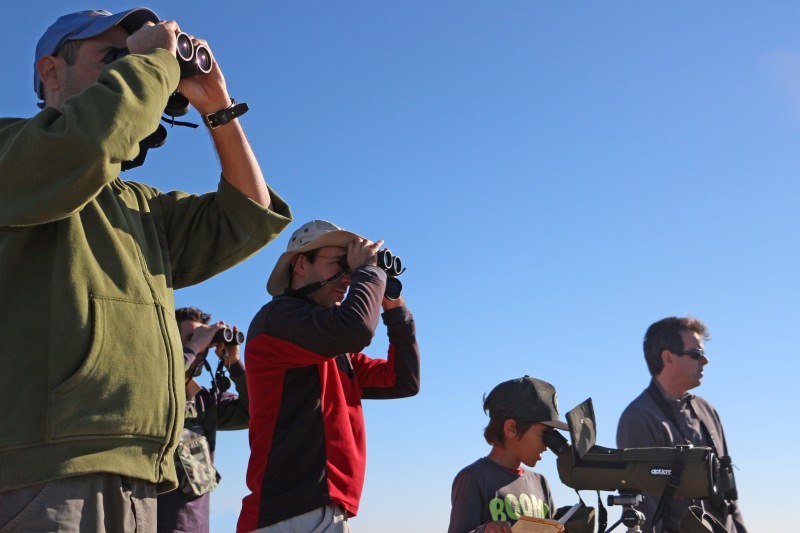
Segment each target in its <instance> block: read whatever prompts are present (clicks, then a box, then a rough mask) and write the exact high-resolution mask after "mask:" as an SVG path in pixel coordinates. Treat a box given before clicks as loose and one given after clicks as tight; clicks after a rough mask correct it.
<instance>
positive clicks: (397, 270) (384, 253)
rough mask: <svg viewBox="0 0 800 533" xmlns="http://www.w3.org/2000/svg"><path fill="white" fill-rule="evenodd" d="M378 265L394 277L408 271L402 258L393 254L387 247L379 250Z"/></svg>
mask: <svg viewBox="0 0 800 533" xmlns="http://www.w3.org/2000/svg"><path fill="white" fill-rule="evenodd" d="M378 267H379V268H381V269H383V270H385V271H386V274H388V275H389V276H392V277H397V276H399V275H400V274H402V273H403V272H405V271H406V269H405V268H403V262H402V261H401V260H400V258H399V257H397V256H396V255H392V252H390V251H389V250H387V249H386V248H384V249H383V250H381V251H380V252H378Z"/></svg>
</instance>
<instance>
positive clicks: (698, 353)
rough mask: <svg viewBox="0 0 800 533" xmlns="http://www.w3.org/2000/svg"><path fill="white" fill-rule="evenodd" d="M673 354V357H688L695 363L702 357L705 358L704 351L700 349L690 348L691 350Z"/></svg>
mask: <svg viewBox="0 0 800 533" xmlns="http://www.w3.org/2000/svg"><path fill="white" fill-rule="evenodd" d="M673 353H674V354H675V355H688V356H689V357H691V358H692V359H694V360H695V361H699V360H700V359H702V358H703V357H706V352H705V350H702V349H700V348H692V349H691V350H683V351H681V352H673Z"/></svg>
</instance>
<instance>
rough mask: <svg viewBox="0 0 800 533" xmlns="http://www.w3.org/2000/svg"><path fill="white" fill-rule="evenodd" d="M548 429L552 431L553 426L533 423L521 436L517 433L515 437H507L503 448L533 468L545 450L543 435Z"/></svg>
mask: <svg viewBox="0 0 800 533" xmlns="http://www.w3.org/2000/svg"><path fill="white" fill-rule="evenodd" d="M549 431H553V428H551V427H550V426H545V425H544V424H539V423H537V424H534V425H532V426H531V427H530V428H528V431H526V432H525V433H523V434H522V436H519V435H517V436H516V438H510V439H508V438H507V439H506V443H505V448H506V450H508V451H509V452H510V453H512V454H513V455H515V456H516V457H517V458H518V459H519V461H520V462H521V463H522V464H524V465H525V466H528V467H531V468H533V467H534V466H536V463H538V462H539V461H540V460H541V459H542V454H543V453H544V452H545V450H547V446H546V445H545V443H544V436H545V435H546V434H547V433H548V432H549Z"/></svg>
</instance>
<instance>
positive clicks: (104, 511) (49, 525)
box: [0, 474, 156, 533]
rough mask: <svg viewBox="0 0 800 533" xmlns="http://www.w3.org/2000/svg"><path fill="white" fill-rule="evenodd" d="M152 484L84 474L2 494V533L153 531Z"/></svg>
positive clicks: (0, 517)
mask: <svg viewBox="0 0 800 533" xmlns="http://www.w3.org/2000/svg"><path fill="white" fill-rule="evenodd" d="M155 530H156V488H155V485H154V484H153V483H148V482H145V481H142V480H141V479H134V478H127V477H122V476H119V475H116V474H87V475H82V476H75V477H69V478H64V479H57V480H55V481H50V482H48V483H42V484H41V485H34V486H32V487H25V488H21V489H16V490H11V491H8V492H0V533H12V532H23V531H24V532H25V533H49V532H52V531H58V532H59V533H118V532H119V533H155Z"/></svg>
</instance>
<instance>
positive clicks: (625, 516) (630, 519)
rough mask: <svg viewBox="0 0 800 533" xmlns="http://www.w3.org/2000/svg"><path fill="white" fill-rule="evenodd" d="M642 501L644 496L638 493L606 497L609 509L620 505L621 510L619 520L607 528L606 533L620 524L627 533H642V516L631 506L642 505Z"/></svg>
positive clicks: (643, 521)
mask: <svg viewBox="0 0 800 533" xmlns="http://www.w3.org/2000/svg"><path fill="white" fill-rule="evenodd" d="M643 499H644V496H642V495H641V494H639V493H625V494H610V495H609V496H608V505H609V507H610V506H612V505H621V506H622V508H623V509H622V516H621V517H620V519H619V520H617V521H616V522H615V523H614V524H613V525H612V526H611V527H610V528H608V529H607V530H606V533H609V531H611V530H613V529H614V528H615V527H617V526H618V525H620V524H624V525H625V526H627V528H628V529H627V533H642V526H643V525H644V523H645V519H644V515H643V514H642V513H640V512H639V511H637V510H636V509H634V508H633V506H634V505H639V504H640V503H642V500H643Z"/></svg>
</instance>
